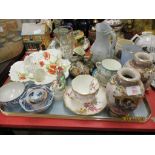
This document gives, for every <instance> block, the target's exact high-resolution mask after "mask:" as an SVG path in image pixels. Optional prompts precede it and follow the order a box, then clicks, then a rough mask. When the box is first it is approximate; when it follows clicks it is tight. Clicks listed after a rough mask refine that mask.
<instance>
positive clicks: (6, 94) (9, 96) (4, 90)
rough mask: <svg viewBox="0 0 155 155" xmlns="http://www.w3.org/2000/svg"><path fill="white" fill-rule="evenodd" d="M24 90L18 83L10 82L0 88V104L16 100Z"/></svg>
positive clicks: (22, 85) (21, 84)
mask: <svg viewBox="0 0 155 155" xmlns="http://www.w3.org/2000/svg"><path fill="white" fill-rule="evenodd" d="M24 90H25V86H24V84H23V83H20V82H10V83H8V84H5V85H4V86H2V87H1V88H0V102H10V101H13V100H15V99H17V98H18V97H19V96H20V95H22V93H23V92H24Z"/></svg>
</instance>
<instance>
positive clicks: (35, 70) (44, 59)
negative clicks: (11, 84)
mask: <svg viewBox="0 0 155 155" xmlns="http://www.w3.org/2000/svg"><path fill="white" fill-rule="evenodd" d="M59 67H61V68H62V69H63V70H64V74H65V77H66V78H67V77H68V76H69V68H70V61H69V60H67V59H61V58H60V57H59V55H57V54H56V52H55V51H54V52H51V50H47V51H39V52H35V53H32V54H30V55H29V56H27V57H26V58H25V60H24V61H18V62H16V63H14V64H13V65H12V66H11V69H10V73H9V76H10V78H11V80H12V81H20V82H27V81H34V82H35V84H37V85H40V84H41V85H43V84H49V83H51V82H52V81H54V80H56V73H57V69H58V68H59ZM39 71H41V72H42V73H44V74H42V75H41V73H39ZM40 76H44V77H42V78H41V77H40ZM35 77H37V78H35ZM37 79H42V80H37Z"/></svg>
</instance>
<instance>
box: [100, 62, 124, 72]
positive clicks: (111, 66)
mask: <svg viewBox="0 0 155 155" xmlns="http://www.w3.org/2000/svg"><path fill="white" fill-rule="evenodd" d="M102 66H103V67H104V68H105V69H108V70H111V71H118V70H119V69H121V67H122V65H121V64H120V62H118V61H117V60H115V59H104V60H103V61H102Z"/></svg>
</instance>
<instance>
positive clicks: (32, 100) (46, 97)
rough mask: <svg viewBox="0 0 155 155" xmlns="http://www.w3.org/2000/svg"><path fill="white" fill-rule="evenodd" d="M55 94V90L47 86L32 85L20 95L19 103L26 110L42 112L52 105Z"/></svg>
mask: <svg viewBox="0 0 155 155" xmlns="http://www.w3.org/2000/svg"><path fill="white" fill-rule="evenodd" d="M53 96H54V94H53V92H52V91H51V90H50V89H49V88H48V87H47V86H35V85H31V86H29V88H28V89H27V91H25V93H24V94H23V95H22V96H21V97H20V99H19V104H20V106H21V107H22V108H23V110H25V111H26V112H30V113H40V112H43V111H45V110H47V109H48V108H49V107H50V106H51V105H52V103H53V102H52V101H53Z"/></svg>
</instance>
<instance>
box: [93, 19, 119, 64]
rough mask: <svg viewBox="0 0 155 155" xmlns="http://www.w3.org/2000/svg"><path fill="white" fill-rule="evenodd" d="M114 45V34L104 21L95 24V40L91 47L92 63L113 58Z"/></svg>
mask: <svg viewBox="0 0 155 155" xmlns="http://www.w3.org/2000/svg"><path fill="white" fill-rule="evenodd" d="M115 46H116V34H115V33H114V31H113V30H112V28H111V27H110V26H109V25H108V24H107V23H105V22H101V23H98V24H96V40H95V42H94V43H93V45H92V47H91V49H90V50H91V52H92V53H93V58H92V60H93V61H94V63H96V62H98V61H100V62H101V61H102V60H103V59H106V58H113V57H114V53H115V52H114V51H115Z"/></svg>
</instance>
